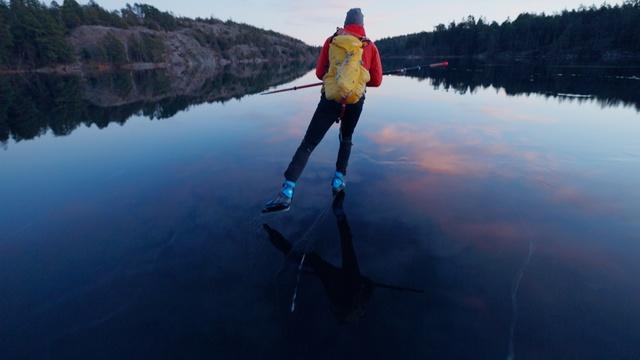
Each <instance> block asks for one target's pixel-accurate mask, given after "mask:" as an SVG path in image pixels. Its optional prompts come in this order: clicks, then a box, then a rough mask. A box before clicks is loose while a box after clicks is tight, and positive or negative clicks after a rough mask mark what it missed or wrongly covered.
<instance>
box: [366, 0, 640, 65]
mask: <svg viewBox="0 0 640 360" xmlns="http://www.w3.org/2000/svg"><path fill="white" fill-rule="evenodd" d="M376 44H377V46H378V48H379V49H380V52H381V54H382V56H383V57H393V56H397V57H406V56H461V57H487V58H493V57H495V58H504V59H514V58H536V59H548V60H554V61H561V62H562V61H564V62H571V61H616V60H625V59H634V58H635V59H638V58H640V0H627V1H625V2H624V3H623V4H621V5H615V6H614V5H608V4H604V5H602V6H600V7H597V6H595V5H594V6H591V7H584V6H582V7H580V8H579V9H577V10H571V11H568V10H565V11H563V12H561V13H559V14H554V15H545V14H544V13H543V14H529V13H524V14H521V15H519V16H518V17H517V18H516V19H515V20H513V21H511V20H506V21H505V22H503V23H502V24H498V23H497V22H495V21H494V22H491V23H488V22H487V21H485V20H484V19H482V18H480V19H476V18H474V17H473V16H469V17H468V18H466V19H465V20H463V21H462V22H459V23H456V22H451V23H450V24H449V25H444V24H440V25H438V26H436V27H435V28H434V30H433V31H431V32H421V33H417V34H410V35H404V36H397V37H392V38H385V39H382V40H379V41H377V42H376Z"/></svg>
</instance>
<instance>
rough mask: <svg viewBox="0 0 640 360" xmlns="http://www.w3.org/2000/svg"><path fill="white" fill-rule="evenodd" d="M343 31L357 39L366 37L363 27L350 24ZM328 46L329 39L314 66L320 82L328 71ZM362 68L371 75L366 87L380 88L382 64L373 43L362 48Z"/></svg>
mask: <svg viewBox="0 0 640 360" xmlns="http://www.w3.org/2000/svg"><path fill="white" fill-rule="evenodd" d="M344 30H345V31H346V32H348V33H351V34H354V35H356V36H357V37H365V36H366V34H365V32H364V27H363V26H361V25H353V24H350V25H347V26H345V27H344ZM329 45H331V37H330V38H328V39H327V40H326V41H325V42H324V46H322V51H321V52H320V56H319V57H318V63H317V64H316V76H318V79H320V80H322V79H323V78H324V74H326V73H327V71H328V70H329ZM362 66H364V68H365V69H367V70H369V75H371V80H369V82H368V83H367V86H370V87H378V86H380V84H382V63H381V62H380V54H379V53H378V48H377V47H376V45H375V44H374V43H373V41H371V42H369V43H368V44H367V45H366V46H365V47H364V50H363V53H362Z"/></svg>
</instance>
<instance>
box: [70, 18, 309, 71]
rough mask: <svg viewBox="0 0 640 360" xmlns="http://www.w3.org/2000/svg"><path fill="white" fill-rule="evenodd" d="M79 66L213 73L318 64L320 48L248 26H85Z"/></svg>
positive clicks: (76, 36) (77, 45)
mask: <svg viewBox="0 0 640 360" xmlns="http://www.w3.org/2000/svg"><path fill="white" fill-rule="evenodd" d="M68 40H69V42H70V44H71V45H72V47H73V49H74V51H75V53H76V58H77V59H78V64H76V65H75V66H74V67H73V68H76V69H77V68H86V67H92V66H93V67H96V66H102V67H108V68H111V67H124V68H128V69H133V70H135V69H149V68H166V69H167V70H168V71H170V72H172V73H174V74H182V73H186V72H191V71H193V70H194V69H199V70H202V71H205V72H207V73H209V74H211V73H215V72H217V71H220V69H221V68H223V67H226V66H237V65H240V64H247V63H251V64H257V63H272V64H286V63H303V64H304V63H306V64H312V63H313V61H314V60H315V56H316V55H317V52H318V49H316V48H314V47H311V46H308V45H306V44H305V43H303V42H302V41H300V40H296V39H293V38H291V37H288V36H285V35H282V34H278V33H275V32H272V31H265V30H262V29H258V28H255V27H252V26H249V25H245V24H237V23H233V22H222V21H208V22H198V21H194V20H191V21H187V22H186V23H184V24H183V26H182V27H181V28H179V29H178V30H175V31H157V30H151V29H148V28H143V27H132V28H127V29H121V28H113V27H105V26H79V27H77V28H75V29H74V30H73V31H72V32H71V34H70V35H69V38H68Z"/></svg>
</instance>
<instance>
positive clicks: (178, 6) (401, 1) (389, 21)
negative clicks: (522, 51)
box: [81, 0, 621, 45]
mask: <svg viewBox="0 0 640 360" xmlns="http://www.w3.org/2000/svg"><path fill="white" fill-rule="evenodd" d="M594 1H595V3H596V4H600V3H601V2H603V0H535V1H534V0H509V1H507V0H484V1H478V0H440V1H431V0H395V1H380V0H359V1H353V0H236V1H227V0H225V1H218V0H210V1H203V0H178V1H176V0H171V1H170V0H128V1H127V0H96V2H97V3H98V4H100V5H101V6H103V7H105V8H107V9H120V8H122V7H124V5H125V4H126V3H127V2H129V3H135V2H142V3H146V4H149V5H153V6H155V7H157V8H158V9H160V10H164V11H170V12H172V13H174V14H176V15H181V16H188V17H198V16H200V17H209V16H214V17H216V18H219V19H221V20H228V19H231V20H234V21H237V22H244V23H247V24H251V25H255V26H258V27H261V28H264V29H270V30H275V31H278V32H281V33H284V34H287V35H290V36H293V37H295V38H298V39H301V40H303V41H305V42H306V43H308V44H310V45H321V44H322V43H323V42H324V39H325V38H326V37H327V36H329V35H331V34H333V32H334V31H335V28H336V27H337V26H342V24H343V22H344V17H345V13H346V11H347V10H348V9H349V8H352V7H360V8H361V9H362V11H363V13H364V16H365V17H364V21H365V27H366V30H367V36H368V37H369V38H371V39H374V40H376V39H380V38H383V37H388V36H394V35H403V34H408V33H414V32H420V31H424V30H427V31H429V30H432V29H433V27H434V26H435V25H438V24H440V23H444V24H448V23H449V22H451V21H452V20H455V21H456V22H457V21H460V20H461V19H462V18H463V17H466V16H467V15H474V16H475V17H476V18H478V17H480V16H482V17H484V18H486V19H487V20H489V21H492V20H496V21H498V22H502V21H504V20H506V19H507V18H508V17H511V18H512V19H513V18H515V17H516V16H517V15H518V14H520V13H522V12H536V13H540V12H545V13H554V12H558V11H562V10H563V9H573V8H577V7H578V6H580V5H581V4H587V5H590V4H592V3H593V2H594ZM81 2H83V1H81ZM84 2H85V3H86V2H87V1H84ZM608 2H609V3H610V4H616V3H620V2H621V1H608Z"/></svg>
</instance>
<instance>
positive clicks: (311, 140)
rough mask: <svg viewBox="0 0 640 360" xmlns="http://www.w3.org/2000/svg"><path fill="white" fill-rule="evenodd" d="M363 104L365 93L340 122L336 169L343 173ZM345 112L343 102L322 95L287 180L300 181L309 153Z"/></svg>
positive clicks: (350, 106)
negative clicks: (342, 112)
mask: <svg viewBox="0 0 640 360" xmlns="http://www.w3.org/2000/svg"><path fill="white" fill-rule="evenodd" d="M363 105H364V96H363V97H362V98H361V99H360V101H358V102H357V103H355V104H352V105H347V106H346V109H345V113H344V117H343V119H341V121H340V149H339V150H338V160H337V161H336V171H340V172H341V173H343V174H346V173H347V165H348V163H349V156H350V155H351V146H352V142H351V137H352V136H353V131H354V130H355V128H356V124H358V119H359V118H360V114H361V113H362V106H363ZM341 111H342V104H339V103H337V102H335V101H333V100H327V99H326V98H325V97H324V94H323V95H322V96H321V99H320V102H319V103H318V108H316V112H315V113H314V114H313V118H312V119H311V123H309V127H308V128H307V132H306V133H305V135H304V138H303V139H302V143H301V144H300V146H298V150H296V153H295V154H294V155H293V159H291V163H289V167H288V168H287V171H285V173H284V177H285V178H286V179H287V180H289V181H293V182H296V181H298V178H299V177H300V175H301V174H302V171H303V170H304V167H305V166H306V165H307V161H308V160H309V156H310V155H311V153H312V152H313V150H314V149H315V148H316V146H318V144H319V143H320V141H321V140H322V138H323V137H324V135H325V134H326V133H327V131H328V130H329V128H330V127H331V125H333V123H334V122H336V120H337V119H338V117H339V116H340V113H341Z"/></svg>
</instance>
